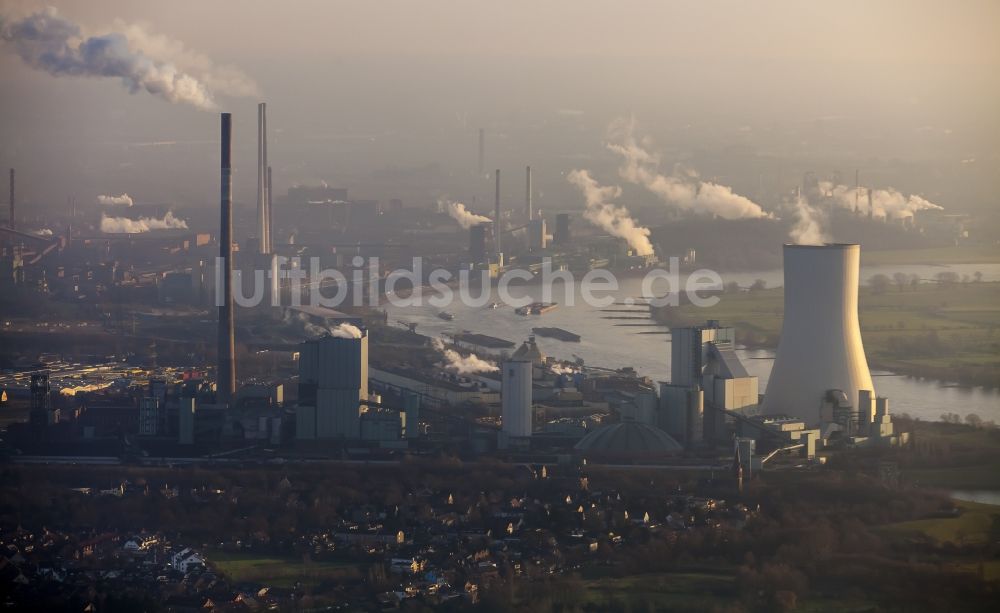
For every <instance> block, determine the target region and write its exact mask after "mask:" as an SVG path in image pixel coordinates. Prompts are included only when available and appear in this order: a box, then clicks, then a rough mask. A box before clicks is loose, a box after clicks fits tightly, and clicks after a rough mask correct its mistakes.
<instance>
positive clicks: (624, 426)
mask: <svg viewBox="0 0 1000 613" xmlns="http://www.w3.org/2000/svg"><path fill="white" fill-rule="evenodd" d="M573 449H575V450H576V451H577V452H578V453H582V454H586V455H587V456H614V457H649V456H665V455H677V454H679V453H681V452H682V451H684V447H683V446H682V445H681V444H680V443H678V442H677V441H675V440H674V439H673V437H671V436H670V435H669V434H667V433H666V432H664V431H663V430H660V429H659V428H657V427H656V426H651V425H649V424H644V423H640V422H637V421H622V422H619V423H616V424H609V425H607V426H601V427H600V428H597V429H596V430H594V431H593V432H591V433H589V434H587V435H586V436H584V437H583V438H582V439H580V440H579V442H577V444H576V445H574V446H573Z"/></svg>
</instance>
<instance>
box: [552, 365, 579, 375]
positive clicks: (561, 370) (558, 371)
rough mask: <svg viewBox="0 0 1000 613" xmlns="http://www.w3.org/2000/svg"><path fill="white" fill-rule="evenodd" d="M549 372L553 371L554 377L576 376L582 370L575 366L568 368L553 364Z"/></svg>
mask: <svg viewBox="0 0 1000 613" xmlns="http://www.w3.org/2000/svg"><path fill="white" fill-rule="evenodd" d="M549 370H551V371H552V374H554V375H575V374H577V373H578V372H580V370H579V369H578V368H576V367H575V366H568V365H565V364H552V365H550V366H549Z"/></svg>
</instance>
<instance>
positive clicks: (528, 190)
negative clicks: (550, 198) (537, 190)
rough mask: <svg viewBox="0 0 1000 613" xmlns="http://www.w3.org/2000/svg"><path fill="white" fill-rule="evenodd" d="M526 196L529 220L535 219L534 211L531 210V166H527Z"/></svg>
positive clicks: (525, 203)
mask: <svg viewBox="0 0 1000 613" xmlns="http://www.w3.org/2000/svg"><path fill="white" fill-rule="evenodd" d="M525 175H526V176H525V180H526V183H525V192H526V193H525V196H524V206H525V208H526V209H527V211H528V221H531V220H532V219H534V218H535V217H534V214H533V211H532V210H531V166H528V167H527V171H526V172H525Z"/></svg>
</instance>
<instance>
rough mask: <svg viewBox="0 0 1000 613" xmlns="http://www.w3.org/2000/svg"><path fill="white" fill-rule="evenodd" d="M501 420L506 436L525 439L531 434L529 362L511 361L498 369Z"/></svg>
mask: <svg viewBox="0 0 1000 613" xmlns="http://www.w3.org/2000/svg"><path fill="white" fill-rule="evenodd" d="M500 369H501V371H502V373H501V379H502V381H501V389H500V402H501V407H502V409H501V419H502V428H503V432H504V433H505V434H506V435H507V436H512V437H525V436H531V432H532V408H531V403H532V385H533V383H532V377H531V370H532V363H531V361H530V360H511V361H509V362H504V363H503V364H502V365H501V367H500Z"/></svg>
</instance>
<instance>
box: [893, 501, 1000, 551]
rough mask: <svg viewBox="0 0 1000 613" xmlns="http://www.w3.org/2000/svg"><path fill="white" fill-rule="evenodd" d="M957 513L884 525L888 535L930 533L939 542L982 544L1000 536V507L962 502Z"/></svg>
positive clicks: (929, 535) (929, 536)
mask: <svg viewBox="0 0 1000 613" xmlns="http://www.w3.org/2000/svg"><path fill="white" fill-rule="evenodd" d="M957 505H958V508H959V510H960V514H959V515H958V516H957V517H935V518H932V519H918V520H914V521H906V522H901V523H898V524H891V525H889V526H885V527H883V528H882V531H883V532H884V533H885V534H888V535H894V536H900V537H912V536H926V537H928V538H931V539H934V540H935V541H937V542H939V543H954V544H956V545H982V544H985V543H988V542H992V541H995V540H996V539H997V538H998V537H1000V507H997V506H993V505H988V504H979V503H976V502H964V501H962V502H958V503H957Z"/></svg>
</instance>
